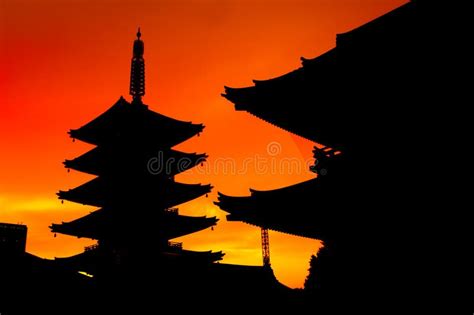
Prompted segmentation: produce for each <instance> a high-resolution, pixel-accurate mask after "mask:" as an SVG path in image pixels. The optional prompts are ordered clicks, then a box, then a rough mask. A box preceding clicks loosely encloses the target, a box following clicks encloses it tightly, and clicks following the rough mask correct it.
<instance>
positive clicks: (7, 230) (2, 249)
mask: <svg viewBox="0 0 474 315" xmlns="http://www.w3.org/2000/svg"><path fill="white" fill-rule="evenodd" d="M27 234H28V228H27V226H26V225H23V224H10V223H0V257H2V258H4V257H5V258H8V257H12V256H13V257H17V256H21V255H23V254H24V253H25V249H26V236H27ZM5 258H4V259H5Z"/></svg>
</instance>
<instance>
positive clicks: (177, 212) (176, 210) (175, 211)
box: [165, 208, 179, 215]
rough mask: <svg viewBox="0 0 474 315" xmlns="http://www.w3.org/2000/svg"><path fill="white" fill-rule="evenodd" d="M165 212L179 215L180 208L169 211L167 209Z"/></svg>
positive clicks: (169, 209)
mask: <svg viewBox="0 0 474 315" xmlns="http://www.w3.org/2000/svg"><path fill="white" fill-rule="evenodd" d="M165 212H166V213H170V214H175V215H178V214H179V210H178V208H168V209H165Z"/></svg>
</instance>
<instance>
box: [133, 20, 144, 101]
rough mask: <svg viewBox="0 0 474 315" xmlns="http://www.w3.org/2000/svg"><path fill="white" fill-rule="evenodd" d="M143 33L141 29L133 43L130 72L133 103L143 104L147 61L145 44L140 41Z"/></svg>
mask: <svg viewBox="0 0 474 315" xmlns="http://www.w3.org/2000/svg"><path fill="white" fill-rule="evenodd" d="M141 37H142V33H141V32H140V27H139V28H138V32H137V39H136V40H135V41H134V42H133V57H132V65H131V71H130V95H132V97H133V101H132V103H135V104H142V96H143V95H145V60H144V59H143V53H144V48H145V46H144V44H143V41H142V40H141V39H140V38H141Z"/></svg>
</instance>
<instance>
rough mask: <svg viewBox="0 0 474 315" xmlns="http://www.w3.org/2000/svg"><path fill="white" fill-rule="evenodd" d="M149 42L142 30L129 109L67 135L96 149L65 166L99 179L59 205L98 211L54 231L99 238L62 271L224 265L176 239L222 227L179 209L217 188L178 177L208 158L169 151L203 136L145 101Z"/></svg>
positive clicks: (118, 108)
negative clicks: (145, 47) (191, 139)
mask: <svg viewBox="0 0 474 315" xmlns="http://www.w3.org/2000/svg"><path fill="white" fill-rule="evenodd" d="M143 53H144V44H143V41H142V40H141V33H140V30H139V31H138V33H137V39H136V40H135V42H134V43H133V58H132V64H131V77H130V94H131V95H132V97H133V100H132V102H131V103H129V102H127V101H126V100H125V99H124V98H123V97H121V98H120V99H119V100H118V101H117V102H116V103H115V104H114V105H113V106H112V107H111V108H110V109H108V110H107V111H105V112H104V113H103V114H101V115H99V116H98V117H97V118H95V119H94V120H92V121H91V122H89V123H87V124H85V125H84V126H82V127H80V128H78V129H73V130H71V131H69V135H70V136H71V138H72V139H73V140H76V139H77V140H80V141H84V142H86V143H89V144H93V145H96V147H95V148H93V149H92V150H90V151H89V152H87V153H85V154H83V155H81V156H79V157H77V158H75V159H72V160H66V161H65V162H64V166H65V167H66V168H67V169H68V170H69V169H73V170H76V171H79V172H84V173H88V174H91V175H96V176H97V177H96V178H94V179H93V180H91V181H89V182H87V183H85V184H83V185H81V186H79V187H76V188H73V189H70V190H67V191H60V192H59V193H58V196H59V198H60V199H61V200H68V201H72V202H76V203H80V204H85V205H90V206H95V207H100V209H99V210H96V211H94V212H91V213H90V214H88V215H86V216H84V217H82V218H79V219H77V220H74V221H71V222H66V223H61V224H52V225H51V227H50V228H51V231H52V232H53V233H62V234H66V235H71V236H76V237H79V238H82V237H84V238H90V239H94V240H97V245H93V246H89V247H88V248H86V250H85V251H84V253H81V254H79V255H76V256H73V257H69V258H62V259H57V260H58V261H59V262H60V263H61V264H63V265H64V266H70V267H71V268H74V269H75V270H80V271H82V272H84V273H87V274H90V275H93V276H94V277H97V278H99V279H100V278H106V279H113V278H114V277H115V276H117V274H120V276H121V277H123V276H124V275H126V274H128V273H133V274H134V275H136V274H137V273H140V272H142V271H143V272H147V273H149V272H150V269H152V268H153V266H154V265H156V264H157V263H160V264H163V263H165V262H168V263H170V261H173V263H174V264H179V263H185V262H188V263H189V264H199V263H203V264H206V263H212V262H215V261H218V260H221V259H222V256H223V253H222V252H211V251H209V252H195V251H189V250H184V249H183V248H182V244H181V243H177V242H171V241H170V240H171V239H174V238H177V237H180V236H184V235H188V234H191V233H194V232H197V231H200V230H203V229H206V228H209V227H212V226H214V225H216V223H217V219H216V217H211V218H208V217H192V216H184V215H181V214H179V210H178V208H175V206H176V205H179V204H182V203H185V202H188V201H190V200H193V199H195V198H198V197H201V196H203V195H207V194H208V193H209V192H210V191H211V189H212V186H211V185H200V184H195V185H194V184H183V183H179V182H176V181H175V180H174V177H175V175H177V174H179V173H181V172H183V171H186V170H189V169H191V168H192V167H195V166H196V165H198V164H202V163H204V162H205V160H206V157H207V155H206V154H196V153H184V152H179V151H176V150H173V149H171V147H173V146H175V145H177V144H179V143H181V142H183V141H186V140H187V139H189V138H191V137H193V136H196V135H198V134H199V133H200V132H202V130H203V129H204V126H203V125H202V124H192V123H190V122H184V121H179V120H176V119H173V118H170V117H167V116H164V115H161V114H159V113H157V112H154V111H152V110H150V109H149V108H148V106H147V105H145V104H144V103H143V102H142V97H143V96H144V95H145V62H144V59H143Z"/></svg>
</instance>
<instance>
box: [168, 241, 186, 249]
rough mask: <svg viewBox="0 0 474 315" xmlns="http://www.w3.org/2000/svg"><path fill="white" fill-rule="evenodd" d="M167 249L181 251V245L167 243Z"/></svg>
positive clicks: (179, 243) (178, 243)
mask: <svg viewBox="0 0 474 315" xmlns="http://www.w3.org/2000/svg"><path fill="white" fill-rule="evenodd" d="M168 247H169V248H170V249H174V250H182V249H183V243H181V242H168Z"/></svg>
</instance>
